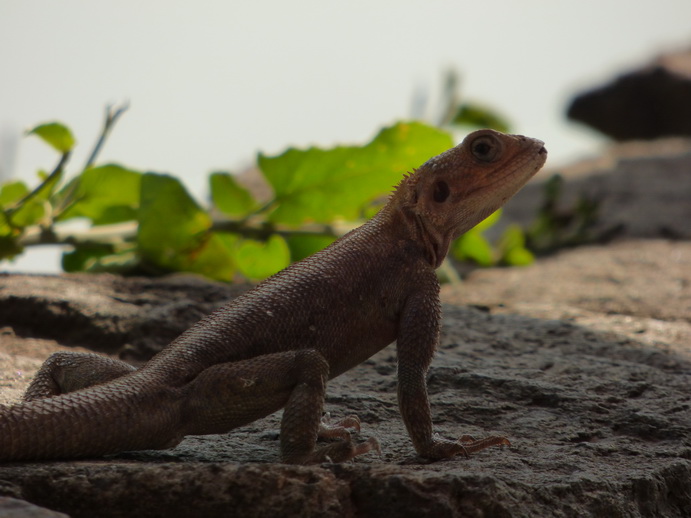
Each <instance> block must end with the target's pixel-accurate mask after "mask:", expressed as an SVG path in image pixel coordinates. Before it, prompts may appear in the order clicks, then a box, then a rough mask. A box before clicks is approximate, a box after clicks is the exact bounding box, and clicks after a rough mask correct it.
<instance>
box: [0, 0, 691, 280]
mask: <svg viewBox="0 0 691 518" xmlns="http://www.w3.org/2000/svg"><path fill="white" fill-rule="evenodd" d="M689 45H691V2H690V1H689V0H638V1H636V2H632V1H631V0H611V1H607V0H598V1H595V0H583V1H579V2H575V1H572V2H566V1H558V0H521V1H520V2H518V1H508V0H505V1H498V0H494V1H491V0H490V1H487V0H485V1H483V2H477V1H475V2H469V1H446V0H426V1H409V2H405V1H401V0H396V1H393V0H379V1H377V0H369V1H350V2H343V1H341V2H335V1H329V0H314V1H312V0H292V1H290V2H285V1H266V2H259V1H228V0H225V1H199V2H189V1H186V2H181V1H172V0H137V1H132V0H119V1H118V2H106V1H98V2H96V1H93V0H91V1H89V0H59V1H47V0H36V1H30V2H28V1H26V0H0V67H1V68H0V74H1V77H2V79H1V80H0V155H1V156H0V167H3V168H4V169H7V168H8V164H12V163H13V173H14V176H15V177H19V178H22V179H25V180H27V181H30V182H33V178H34V174H35V171H36V170H37V169H38V168H40V167H42V168H45V169H50V168H52V167H53V166H54V164H55V161H56V158H57V157H56V155H55V153H54V152H52V151H50V150H49V149H47V148H46V147H45V146H44V145H43V144H41V143H40V142H39V141H38V140H37V139H35V138H28V139H27V138H23V137H19V146H18V150H17V152H16V155H15V157H14V159H11V155H12V153H10V152H9V151H8V150H10V149H12V146H11V145H8V141H9V142H11V141H12V138H13V136H18V135H20V134H21V132H22V131H23V130H25V129H27V128H30V127H32V126H34V125H36V124H38V123H41V122H46V121H51V120H60V121H62V122H64V123H66V124H67V125H69V126H70V127H71V128H72V130H73V131H74V133H75V135H76V137H77V140H78V141H79V143H80V146H79V147H78V148H77V152H76V154H75V156H74V157H73V161H72V169H71V171H73V172H76V171H77V170H78V167H79V166H81V164H82V163H83V161H84V160H85V158H86V154H87V153H88V151H89V150H90V148H91V146H92V145H93V142H94V140H95V138H96V136H97V133H98V130H99V128H100V125H101V123H102V118H103V109H104V106H105V105H106V104H107V103H117V102H121V101H125V100H128V101H129V102H130V105H131V107H130V110H129V111H128V112H127V113H126V114H125V115H124V116H123V118H122V119H121V121H120V123H119V124H118V126H117V127H116V128H115V131H114V133H113V135H112V137H111V139H110V140H109V141H108V144H107V146H106V148H105V150H104V152H103V153H102V154H101V162H106V161H117V162H119V163H122V164H123V165H126V166H129V167H132V168H134V169H138V170H153V171H157V172H168V173H172V174H175V175H177V176H181V177H182V178H183V180H184V181H185V183H186V185H188V187H189V188H190V190H191V191H192V192H193V193H194V194H195V195H196V196H197V197H199V198H200V199H201V197H202V196H203V195H204V194H205V192H206V177H207V174H208V173H209V172H211V171H213V170H219V169H222V170H238V169H241V168H242V167H243V166H246V165H248V164H249V163H251V161H252V160H253V157H254V156H255V155H256V153H257V152H258V151H262V152H265V153H279V152H281V151H283V150H284V149H285V147H287V146H289V145H293V146H299V147H305V146H309V145H320V146H330V145H334V144H336V143H364V142H366V141H367V140H369V139H370V138H371V137H372V136H373V135H374V134H375V133H376V132H377V131H378V130H379V129H380V128H381V127H382V126H384V125H388V124H391V123H392V122H394V121H396V120H399V119H405V118H407V117H408V116H409V115H410V114H411V105H412V99H413V95H414V93H415V92H416V91H418V90H419V89H421V88H426V89H428V90H429V91H431V92H432V93H435V94H436V93H437V92H438V90H439V88H440V82H441V76H442V72H443V71H444V70H446V69H448V68H449V67H453V68H455V69H456V70H458V72H459V73H460V74H461V77H462V93H463V95H464V96H465V98H467V99H469V100H474V101H480V102H482V103H485V104H487V105H489V106H491V107H493V108H495V109H497V110H499V111H501V112H502V113H504V114H505V115H506V116H507V117H508V119H509V120H510V121H511V122H512V124H513V129H514V130H515V131H516V132H517V133H523V134H526V135H530V136H532V137H537V138H540V139H542V140H544V141H545V142H546V145H547V148H548V150H549V151H550V161H549V163H548V166H555V165H558V164H560V163H565V162H566V161H568V160H571V159H574V158H577V157H579V156H583V155H584V154H586V155H587V154H593V153H595V152H597V149H598V146H600V145H601V142H602V141H601V140H600V139H598V138H597V137H596V136H595V135H593V134H591V133H590V132H588V131H587V130H584V129H582V128H580V127H578V126H576V125H573V124H570V123H568V122H567V121H566V120H565V117H564V111H565V108H566V105H567V103H568V100H569V99H570V97H571V95H572V94H574V93H575V92H578V91H580V90H581V89H582V88H585V87H589V86H593V85H596V84H599V83H601V82H603V81H605V80H608V79H610V78H612V77H613V76H614V75H615V74H617V73H618V72H622V71H626V70H628V69H629V68H630V67H633V66H636V65H638V64H641V63H643V62H645V61H647V60H649V59H651V58H652V57H654V56H655V55H656V54H657V53H658V52H661V51H664V50H669V49H675V48H680V47H684V46H689ZM68 170H70V168H68ZM5 174H6V171H5ZM51 254H52V255H51ZM31 255H32V256H34V255H36V254H31ZM39 255H40V254H39ZM36 257H38V255H36ZM46 257H47V256H45V255H41V258H40V259H32V257H28V258H27V259H24V260H22V261H19V262H17V263H15V264H13V265H10V268H11V269H12V270H17V269H19V270H24V271H27V270H32V271H55V270H56V267H57V266H56V265H57V259H56V258H57V253H56V252H51V253H49V257H50V258H48V259H46ZM6 269H8V266H7V263H2V264H0V270H6Z"/></svg>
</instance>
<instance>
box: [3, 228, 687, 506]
mask: <svg viewBox="0 0 691 518" xmlns="http://www.w3.org/2000/svg"><path fill="white" fill-rule="evenodd" d="M690 255H691V244H689V243H685V242H668V241H662V240H658V241H638V242H632V243H617V244H614V245H610V246H607V247H590V248H583V249H576V250H573V251H565V252H563V253H561V254H559V255H557V256H555V257H553V258H549V259H542V260H540V261H539V262H538V263H537V264H536V265H534V266H532V267H530V268H528V269H522V270H518V269H493V270H488V271H482V272H477V273H474V274H473V275H471V276H470V278H469V279H468V280H467V281H466V282H464V283H463V284H462V285H461V286H458V287H451V286H448V287H445V288H444V292H443V296H444V300H445V301H446V302H448V303H447V304H446V305H445V307H444V312H445V317H444V326H443V332H442V343H441V347H440V350H439V352H438V355H437V357H436V358H435V360H434V362H433V365H432V368H431V370H430V373H429V379H428V383H429V392H430V397H431V401H432V408H433V415H434V420H435V427H436V429H437V431H438V432H439V433H441V434H442V435H444V436H447V437H457V436H459V435H461V434H465V433H469V434H471V435H474V436H478V437H481V436H484V435H488V434H505V435H507V436H508V437H510V439H511V441H512V446H511V447H507V448H503V449H499V448H492V449H489V450H485V451H482V452H480V453H478V454H475V455H473V456H471V457H470V458H468V459H464V458H459V459H453V460H448V461H444V462H437V463H429V462H426V461H424V460H422V459H419V458H417V457H416V456H415V454H414V450H413V448H412V446H411V444H410V440H409V438H408V436H407V434H406V431H405V428H404V426H403V423H402V421H401V419H400V415H399V412H398V408H397V403H396V388H395V387H396V359H395V351H394V349H393V348H387V349H385V350H384V351H382V352H380V353H378V354H377V355H375V356H374V357H373V358H372V359H370V360H368V361H366V362H365V363H364V364H363V365H361V366H359V367H357V368H355V369H353V370H352V371H350V372H348V373H346V374H344V375H342V376H340V377H339V378H337V379H335V380H333V381H332V382H330V384H329V389H328V395H327V402H326V410H327V411H328V412H329V413H330V414H331V415H332V416H333V417H342V416H345V415H348V414H350V413H356V414H358V415H359V416H360V417H361V419H362V420H363V429H362V432H361V437H362V438H363V439H364V438H366V437H369V436H376V437H378V438H379V439H380V441H381V443H382V447H383V455H382V457H381V458H379V457H378V456H376V455H374V454H368V455H365V456H362V457H359V458H358V459H357V460H356V461H354V462H351V463H346V464H323V465H319V466H308V467H294V466H286V465H283V464H280V463H278V428H279V422H280V413H279V414H277V415H273V416H270V417H268V418H266V419H262V420H260V421H257V422H255V423H252V424H251V425H249V426H246V427H243V428H241V429H238V430H236V431H233V432H231V433H229V434H227V435H220V436H204V437H189V438H187V439H185V440H184V441H183V442H182V443H181V444H180V445H179V446H178V447H176V448H174V449H172V450H165V451H143V452H129V453H123V454H119V455H113V456H110V457H108V458H106V459H94V460H81V461H72V462H35V463H14V464H8V465H4V466H2V467H0V494H5V495H9V496H12V497H14V498H23V499H24V500H26V501H28V502H31V503H33V504H36V505H41V506H44V507H47V508H49V509H54V510H57V511H60V512H64V513H68V514H69V515H70V516H72V517H73V518H77V517H79V516H95V515H98V516H104V517H107V516H140V517H147V516H171V515H201V516H210V517H213V516H227V514H228V513H229V512H232V513H233V514H236V515H253V516H268V515H271V516H277V515H280V516H305V515H318V516H365V517H366V516H383V515H385V516H416V517H419V516H422V517H425V516H434V517H435V518H436V517H444V516H506V517H513V516H516V517H521V516H526V517H527V516H602V515H613V516H644V517H647V516H650V517H653V516H655V517H658V516H665V517H682V516H688V515H689V511H690V510H691V394H690V393H689V386H691V351H690V350H689V343H691V329H690V328H691V322H690V321H689V317H688V315H689V312H688V310H687V308H688V303H689V290H688V286H689V284H688V282H689V276H690V275H691V269H690V268H688V264H689V260H690V259H689V256H690ZM607 271H609V272H610V273H609V278H608V277H607ZM653 272H654V273H655V275H656V277H651V278H650V279H649V280H648V279H647V278H646V277H649V276H651V275H652V273H653ZM99 279H103V280H104V284H106V285H108V284H112V281H113V280H112V278H111V277H110V276H94V277H93V279H92V281H91V282H90V283H84V284H83V285H82V286H83V291H82V293H81V295H80V297H81V299H80V300H82V303H83V301H84V300H89V299H90V295H89V293H91V294H92V295H94V294H97V293H103V291H102V290H103V289H104V288H102V287H99ZM17 282H18V283H21V282H22V279H18V280H17ZM32 282H33V279H32ZM119 282H122V283H124V284H127V283H129V282H132V283H133V286H135V285H137V283H139V282H141V281H140V280H137V279H133V280H130V279H122V280H120V281H119ZM27 285H31V284H30V283H29V284H27ZM164 285H165V283H160V284H159V289H160V286H164ZM48 286H55V287H56V289H58V290H61V289H63V288H62V287H61V286H60V284H59V283H57V282H51V283H44V291H42V292H41V294H40V296H39V297H38V299H40V300H39V302H38V304H43V303H44V301H45V300H52V298H53V297H55V298H57V297H58V296H59V294H58V293H54V294H51V293H50V292H49V290H48ZM512 286H514V288H513V289H512V288H511V287H512ZM560 286H562V287H563V289H559V287H560ZM208 287H209V290H210V291H209V295H208V297H207V296H205V295H203V293H204V289H203V283H201V282H199V283H198V284H197V285H195V288H194V290H192V291H193V293H194V294H193V298H201V299H202V300H205V299H207V298H213V297H214V295H213V294H214V293H217V290H218V286H217V285H216V284H213V283H209V284H208ZM108 289H110V288H108ZM172 289H174V290H177V289H179V288H178V287H174V288H172ZM120 290H122V291H125V292H127V291H128V288H124V287H121V288H120ZM25 295H26V297H27V299H28V300H30V299H31V297H30V296H29V294H28V293H27V294H25ZM2 296H3V295H2V292H0V298H2ZM12 296H16V292H15V293H14V295H12ZM98 299H99V298H98V297H96V296H95V295H94V297H93V298H92V299H91V300H98ZM163 299H164V300H165V299H166V297H163ZM178 300H180V301H182V300H183V298H182V296H181V295H180V293H179V292H178ZM449 303H451V304H449ZM461 303H462V304H471V305H474V306H476V307H472V306H471V307H463V306H459V305H457V304H461ZM24 307H25V308H28V307H29V305H28V303H26V304H25V306H24ZM27 311H30V310H28V309H27ZM89 311H91V310H89V309H88V304H85V305H84V306H83V308H82V314H84V313H88V312H89ZM140 311H141V318H142V319H145V318H147V312H148V311H152V312H154V313H155V308H154V307H150V306H147V305H143V306H141V308H140ZM75 315H77V314H75ZM65 318H69V317H65ZM81 318H82V317H81V316H79V315H77V316H75V322H80V321H81ZM104 318H105V317H104ZM106 320H107V318H106ZM104 325H105V324H104ZM160 325H165V322H161V323H160ZM65 326H66V327H68V324H67V323H65ZM106 327H107V326H106ZM166 332H171V330H170V329H168V330H166ZM126 335H127V333H126V332H125V333H121V334H120V336H126ZM30 340H31V341H28V340H26V339H24V338H23V337H22V336H21V335H20V334H19V333H17V334H13V333H10V332H8V331H6V332H4V333H2V334H0V351H14V352H15V354H14V355H12V356H13V357H14V358H16V359H17V360H21V358H22V357H23V356H22V355H21V354H17V352H23V353H25V354H28V353H27V352H26V351H24V350H22V349H20V347H21V345H22V343H23V342H25V341H26V343H28V344H29V345H31V344H33V345H36V346H40V347H45V345H46V343H47V342H46V341H45V340H43V341H42V340H38V339H36V338H31V339H30ZM32 361H34V362H35V365H37V364H38V363H39V362H38V361H37V360H32ZM30 367H31V364H30V363H29V362H28V361H24V364H23V368H24V369H29V368H30ZM29 375H30V372H28V371H27V372H25V375H24V376H22V377H14V378H12V379H6V380H3V383H2V385H3V387H2V391H5V390H6V388H5V387H6V386H7V385H10V386H11V387H12V388H14V390H15V391H16V392H14V393H17V392H18V390H19V389H21V388H22V387H23V386H25V385H26V383H27V380H28V377H29Z"/></svg>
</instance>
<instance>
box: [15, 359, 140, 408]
mask: <svg viewBox="0 0 691 518" xmlns="http://www.w3.org/2000/svg"><path fill="white" fill-rule="evenodd" d="M135 370H136V369H135V368H134V367H133V366H132V365H130V364H129V363H125V362H122V361H119V360H114V359H112V358H109V357H107V356H101V355H99V354H92V353H78V352H72V351H63V352H57V353H53V354H51V355H50V356H49V357H48V359H47V360H46V361H45V362H43V365H41V368H40V369H39V371H38V372H37V373H36V376H35V377H34V379H33V380H32V382H31V384H30V385H29V388H28V389H27V390H26V393H25V394H24V396H23V400H24V401H35V400H37V399H44V398H49V397H53V396H59V395H60V394H67V393H69V392H75V391H77V390H80V389H83V388H86V387H91V386H93V385H99V384H101V383H106V382H108V381H111V380H114V379H116V378H119V377H121V376H124V375H125V374H129V373H131V372H133V371H135Z"/></svg>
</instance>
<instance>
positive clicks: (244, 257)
mask: <svg viewBox="0 0 691 518" xmlns="http://www.w3.org/2000/svg"><path fill="white" fill-rule="evenodd" d="M236 259H237V262H238V269H239V270H240V272H241V273H242V274H243V275H244V276H245V277H247V278H248V279H253V280H259V279H265V278H266V277H269V276H271V275H273V274H274V273H276V272H279V271H280V270H282V269H283V268H285V267H286V266H288V265H289V264H290V249H289V248H288V244H287V243H286V242H285V240H284V239H283V238H282V237H281V236H279V235H278V234H274V235H272V236H271V237H270V238H269V239H268V241H266V242H264V243H263V242H261V241H254V240H252V239H245V240H243V241H242V242H241V243H240V244H239V246H238V249H237V254H236Z"/></svg>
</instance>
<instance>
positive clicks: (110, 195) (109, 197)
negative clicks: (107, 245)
mask: <svg viewBox="0 0 691 518" xmlns="http://www.w3.org/2000/svg"><path fill="white" fill-rule="evenodd" d="M141 179H142V174H141V173H139V172H137V171H132V170H130V169H126V168H124V167H122V166H119V165H116V164H108V165H103V166H99V167H92V168H89V169H87V170H86V171H84V172H83V173H82V174H81V175H79V177H77V178H75V179H74V180H73V181H72V182H70V184H69V185H67V187H65V188H64V189H63V190H62V192H61V194H62V195H63V196H64V195H67V193H71V196H73V197H74V199H75V200H77V201H76V202H75V203H74V204H73V205H72V206H71V207H70V208H69V209H67V210H66V211H65V212H64V213H63V214H62V215H61V216H60V218H59V219H60V220H66V219H70V218H75V217H85V218H89V219H91V221H92V223H93V224H94V225H107V224H112V223H119V222H122V221H130V220H133V219H136V217H137V209H138V207H139V195H140V190H141Z"/></svg>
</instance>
